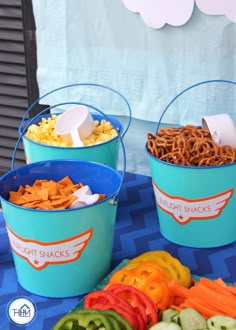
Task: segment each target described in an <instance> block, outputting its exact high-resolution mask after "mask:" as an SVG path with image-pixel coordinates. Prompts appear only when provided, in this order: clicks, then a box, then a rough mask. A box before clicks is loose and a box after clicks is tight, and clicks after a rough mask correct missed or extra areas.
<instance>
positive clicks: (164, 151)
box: [147, 125, 236, 166]
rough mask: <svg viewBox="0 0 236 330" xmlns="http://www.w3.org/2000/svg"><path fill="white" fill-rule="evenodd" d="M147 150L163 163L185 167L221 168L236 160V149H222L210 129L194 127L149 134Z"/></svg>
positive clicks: (166, 129)
mask: <svg viewBox="0 0 236 330" xmlns="http://www.w3.org/2000/svg"><path fill="white" fill-rule="evenodd" d="M147 150H148V152H149V153H150V154H151V155H152V156H154V157H155V158H158V159H159V160H162V161H165V162H168V163H172V164H178V165H185V166H217V165H224V164H229V163H234V162H235V161H236V149H234V148H233V147H231V146H228V145H224V146H218V145H217V144H216V143H215V142H214V141H213V140H212V137H211V135H210V132H209V131H208V130H206V129H203V128H200V127H197V126H194V125H186V126H183V127H181V128H177V127H167V128H160V129H159V131H158V132H157V134H151V133H148V134H147Z"/></svg>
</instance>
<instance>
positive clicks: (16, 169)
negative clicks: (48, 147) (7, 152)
mask: <svg viewBox="0 0 236 330" xmlns="http://www.w3.org/2000/svg"><path fill="white" fill-rule="evenodd" d="M58 162H62V163H69V162H70V163H78V164H81V163H82V164H84V165H85V164H89V166H92V165H95V166H97V167H100V168H101V167H102V168H106V169H107V170H109V171H110V172H113V174H114V175H116V176H117V177H119V179H120V183H119V185H118V187H117V189H116V190H115V191H114V192H113V193H111V194H110V195H109V196H108V197H106V198H104V199H102V200H100V201H98V202H96V203H95V204H91V205H84V206H81V207H77V208H73V209H68V208H67V209H61V210H56V209H55V210H38V209H33V208H27V207H22V206H20V205H16V204H14V203H11V202H9V201H8V200H7V199H5V198H4V197H3V196H2V194H0V201H4V203H7V204H8V205H11V206H12V207H16V208H19V209H21V210H25V211H26V210H27V211H31V212H65V211H78V210H80V209H86V208H89V207H92V206H96V205H99V204H102V203H105V202H107V201H108V200H113V203H112V204H116V197H117V195H118V194H119V192H120V189H121V186H122V182H123V175H122V173H119V171H117V170H115V169H114V168H112V167H110V166H107V165H105V164H101V163H97V162H94V161H89V160H83V159H52V160H43V161H39V162H34V163H30V164H25V165H22V166H19V167H17V168H14V169H12V170H10V171H8V172H7V173H5V174H4V175H3V176H1V177H0V183H1V182H4V180H5V179H6V178H7V177H8V176H10V175H14V172H15V173H16V172H17V171H19V170H23V169H24V168H29V167H32V168H33V167H40V166H42V165H44V164H48V163H58Z"/></svg>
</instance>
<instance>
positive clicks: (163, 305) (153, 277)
mask: <svg viewBox="0 0 236 330" xmlns="http://www.w3.org/2000/svg"><path fill="white" fill-rule="evenodd" d="M169 281H170V279H169V277H168V276H167V274H166V272H165V271H164V270H163V269H162V268H161V267H160V266H159V265H157V264H156V263H155V262H150V261H147V262H142V263H140V264H139V265H138V266H137V267H135V268H133V269H120V270H118V271H116V272H115V273H114V274H113V275H112V276H111V278H110V280H109V282H108V284H107V286H106V287H105V288H109V286H111V285H112V284H114V283H121V284H126V285H131V286H133V287H135V288H137V289H139V290H141V291H142V292H144V293H145V294H146V295H147V296H148V297H149V298H150V299H151V300H152V302H153V303H154V306H155V308H156V310H157V311H158V312H161V311H163V310H165V309H167V308H169V307H170V306H171V304H172V296H171V294H170V291H169V288H168V282H169Z"/></svg>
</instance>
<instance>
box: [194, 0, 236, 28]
mask: <svg viewBox="0 0 236 330" xmlns="http://www.w3.org/2000/svg"><path fill="white" fill-rule="evenodd" d="M195 2H196V5H197V6H198V8H199V9H200V10H201V11H202V12H203V13H205V14H207V15H225V16H226V17H227V18H228V19H229V20H230V21H232V22H234V23H236V0H195Z"/></svg>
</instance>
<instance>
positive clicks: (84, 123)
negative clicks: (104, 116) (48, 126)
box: [55, 105, 94, 147]
mask: <svg viewBox="0 0 236 330" xmlns="http://www.w3.org/2000/svg"><path fill="white" fill-rule="evenodd" d="M93 130H94V120H93V117H92V116H91V114H90V112H89V110H88V108H87V107H85V106H84V105H78V106H76V107H73V108H71V109H68V110H66V111H65V112H63V113H62V114H60V115H59V118H58V120H57V122H56V125H55V132H56V133H57V134H58V135H61V136H62V137H63V138H64V139H65V140H66V141H69V142H71V143H72V145H73V147H81V146H83V145H84V144H83V142H82V140H83V139H85V138H87V137H88V136H89V135H90V134H91V133H92V131H93Z"/></svg>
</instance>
